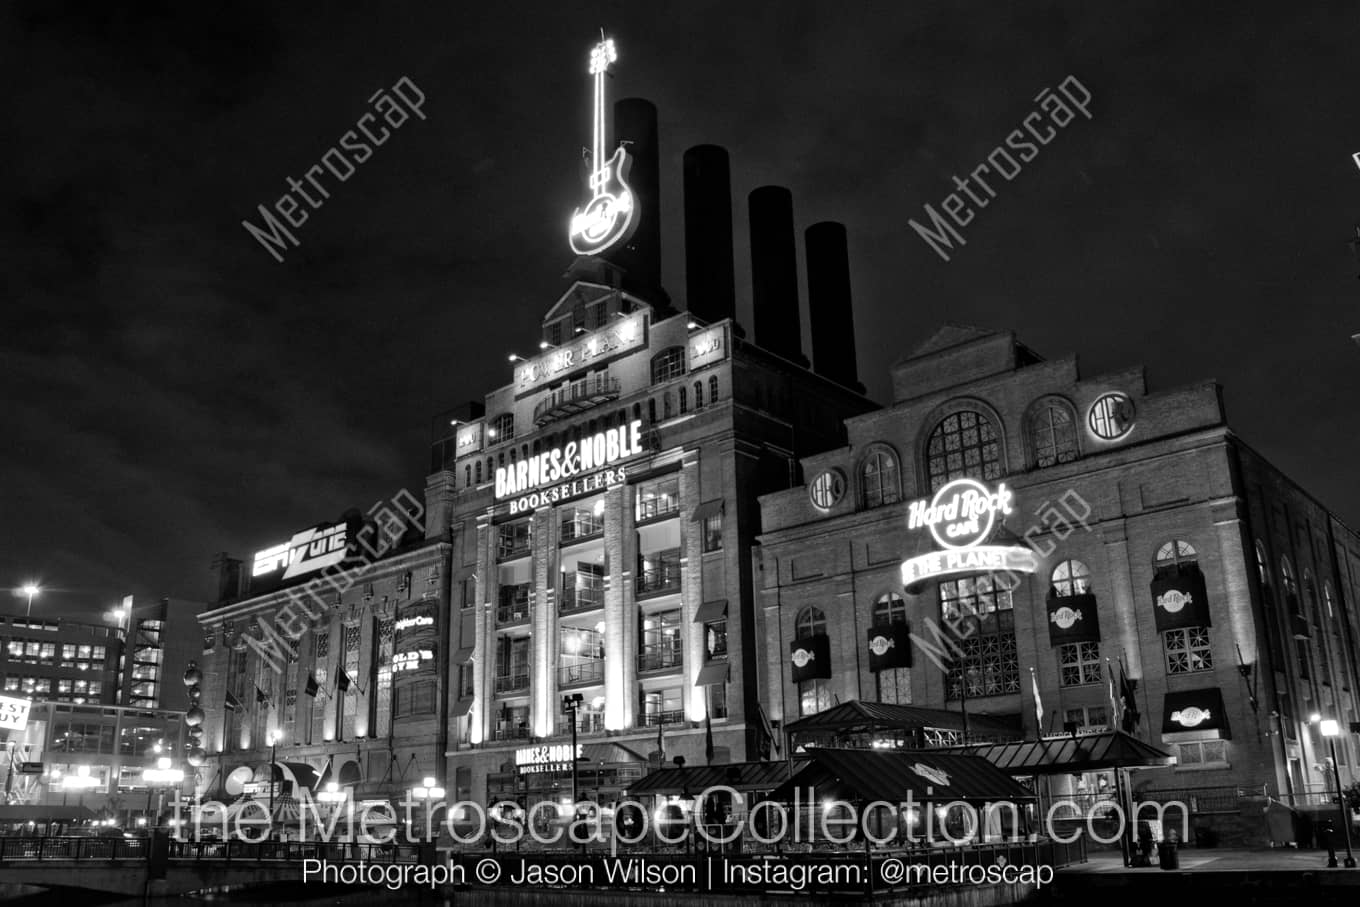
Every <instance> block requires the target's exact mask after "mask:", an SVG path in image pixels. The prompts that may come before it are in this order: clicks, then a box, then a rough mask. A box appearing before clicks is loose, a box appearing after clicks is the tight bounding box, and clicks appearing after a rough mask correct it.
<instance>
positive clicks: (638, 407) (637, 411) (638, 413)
mask: <svg viewBox="0 0 1360 907" xmlns="http://www.w3.org/2000/svg"><path fill="white" fill-rule="evenodd" d="M633 418H634V419H641V418H642V404H641V403H634V404H633Z"/></svg>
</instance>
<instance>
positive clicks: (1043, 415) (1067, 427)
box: [1029, 399, 1078, 468]
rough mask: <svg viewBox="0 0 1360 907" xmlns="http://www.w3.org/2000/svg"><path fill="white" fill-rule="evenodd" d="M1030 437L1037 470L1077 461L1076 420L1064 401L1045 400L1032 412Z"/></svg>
mask: <svg viewBox="0 0 1360 907" xmlns="http://www.w3.org/2000/svg"><path fill="white" fill-rule="evenodd" d="M1029 438H1030V443H1031V444H1033V445H1034V465H1035V466H1037V467H1040V468H1043V467H1045V466H1052V465H1054V464H1056V463H1068V462H1070V461H1072V460H1075V459H1076V458H1077V455H1078V450H1077V420H1076V417H1075V416H1074V415H1073V414H1072V410H1071V409H1070V408H1069V407H1068V406H1067V404H1066V403H1063V402H1062V401H1061V400H1056V399H1050V400H1044V401H1042V402H1040V403H1039V405H1038V406H1037V407H1036V408H1035V409H1034V410H1033V411H1032V412H1031V413H1030V417H1029Z"/></svg>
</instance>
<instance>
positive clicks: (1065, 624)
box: [1049, 605, 1082, 630]
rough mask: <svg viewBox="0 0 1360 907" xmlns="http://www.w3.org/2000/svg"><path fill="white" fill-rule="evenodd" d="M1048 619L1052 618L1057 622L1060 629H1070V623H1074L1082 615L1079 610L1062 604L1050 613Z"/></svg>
mask: <svg viewBox="0 0 1360 907" xmlns="http://www.w3.org/2000/svg"><path fill="white" fill-rule="evenodd" d="M1049 619H1050V620H1052V621H1053V623H1055V624H1057V625H1058V626H1059V627H1060V628H1061V629H1063V630H1070V629H1072V625H1073V624H1075V623H1076V622H1077V621H1079V620H1081V619H1082V617H1081V612H1080V611H1078V610H1076V609H1075V608H1069V607H1067V605H1063V606H1062V607H1061V608H1059V609H1058V610H1056V611H1054V612H1053V613H1052V614H1051V615H1049Z"/></svg>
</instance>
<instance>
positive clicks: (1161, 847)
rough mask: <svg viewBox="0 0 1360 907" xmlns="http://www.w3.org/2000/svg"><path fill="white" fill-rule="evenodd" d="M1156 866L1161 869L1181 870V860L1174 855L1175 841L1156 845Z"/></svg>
mask: <svg viewBox="0 0 1360 907" xmlns="http://www.w3.org/2000/svg"><path fill="white" fill-rule="evenodd" d="M1157 864H1158V865H1159V866H1161V867H1162V868H1163V869H1180V868H1181V858H1180V857H1179V856H1178V855H1177V854H1176V842H1175V841H1162V842H1161V843H1159V844H1158V845H1157Z"/></svg>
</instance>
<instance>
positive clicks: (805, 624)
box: [793, 608, 826, 639]
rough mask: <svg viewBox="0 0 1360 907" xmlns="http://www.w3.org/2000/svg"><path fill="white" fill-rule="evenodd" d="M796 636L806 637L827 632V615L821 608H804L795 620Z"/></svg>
mask: <svg viewBox="0 0 1360 907" xmlns="http://www.w3.org/2000/svg"><path fill="white" fill-rule="evenodd" d="M793 630H794V638H795V639H806V638H808V637H809V636H816V635H818V634H821V633H825V632H826V615H825V614H823V613H822V612H821V609H819V608H804V609H803V610H802V611H799V612H798V617H797V619H796V620H794V622H793Z"/></svg>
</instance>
